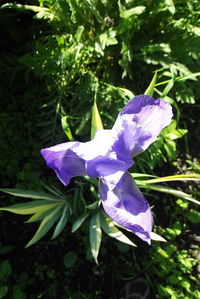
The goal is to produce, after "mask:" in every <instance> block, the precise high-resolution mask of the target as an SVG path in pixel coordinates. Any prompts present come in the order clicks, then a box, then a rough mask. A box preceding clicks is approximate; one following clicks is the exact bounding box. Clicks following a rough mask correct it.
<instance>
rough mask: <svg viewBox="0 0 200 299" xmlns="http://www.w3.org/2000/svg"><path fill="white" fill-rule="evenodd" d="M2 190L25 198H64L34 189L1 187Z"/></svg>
mask: <svg viewBox="0 0 200 299" xmlns="http://www.w3.org/2000/svg"><path fill="white" fill-rule="evenodd" d="M0 191H3V192H5V193H8V194H11V195H14V196H19V197H25V198H32V199H46V200H54V201H55V200H59V201H60V200H61V199H62V198H59V197H56V196H54V195H52V194H48V193H45V192H37V191H32V190H21V189H11V188H10V189H0Z"/></svg>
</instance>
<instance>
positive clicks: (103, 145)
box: [41, 130, 133, 185]
mask: <svg viewBox="0 0 200 299" xmlns="http://www.w3.org/2000/svg"><path fill="white" fill-rule="evenodd" d="M118 140H120V138H118V136H117V135H116V133H115V132H114V131H112V130H100V131H98V132H97V133H96V135H95V138H94V139H93V140H91V141H89V142H85V143H81V142H67V143H63V144H59V145H56V146H52V147H49V148H46V149H42V150H41V154H42V155H43V157H44V159H45V160H46V162H47V165H48V166H49V167H50V168H52V169H53V170H54V171H55V172H56V175H57V176H58V178H59V179H60V181H61V182H62V183H63V184H64V185H67V184H69V181H70V179H71V178H72V177H74V176H82V175H86V174H87V175H89V176H90V177H98V176H101V177H102V176H109V175H112V174H114V173H116V172H118V171H126V170H127V169H128V168H129V167H130V166H131V165H132V164H133V161H132V159H131V157H130V158H129V159H128V158H126V159H120V158H119V155H118V152H116V150H117V148H116V149H115V146H114V145H115V143H116V142H118ZM115 183H117V181H115Z"/></svg>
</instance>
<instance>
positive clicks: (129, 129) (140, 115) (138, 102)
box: [112, 95, 173, 156]
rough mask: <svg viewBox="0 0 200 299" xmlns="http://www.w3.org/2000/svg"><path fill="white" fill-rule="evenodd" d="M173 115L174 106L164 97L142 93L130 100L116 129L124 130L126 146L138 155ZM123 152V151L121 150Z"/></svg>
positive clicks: (121, 114) (117, 122)
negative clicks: (157, 97)
mask: <svg viewBox="0 0 200 299" xmlns="http://www.w3.org/2000/svg"><path fill="white" fill-rule="evenodd" d="M172 116H173V113H172V107H171V105H170V104H168V103H167V102H165V101H164V100H162V99H158V100H154V99H153V98H151V97H150V96H147V95H140V96H136V97H134V98H133V99H132V100H130V101H129V102H128V103H127V105H126V106H125V107H124V109H123V110H122V111H121V112H120V114H119V115H118V118H117V120H116V122H115V124H114V126H113V129H112V130H114V131H116V132H118V134H119V132H124V133H123V134H124V136H123V140H124V144H125V148H126V149H127V148H129V149H130V155H132V156H136V155H138V154H139V153H141V152H143V151H145V150H146V149H147V148H148V147H149V145H150V144H151V143H153V142H154V141H155V140H156V138H157V136H158V135H159V134H160V132H161V131H162V129H164V128H165V127H166V126H168V125H169V124H170V122H171V118H172ZM121 153H122V151H121Z"/></svg>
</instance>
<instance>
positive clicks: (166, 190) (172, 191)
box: [137, 181, 200, 205]
mask: <svg viewBox="0 0 200 299" xmlns="http://www.w3.org/2000/svg"><path fill="white" fill-rule="evenodd" d="M137 185H138V186H139V187H140V188H146V189H151V190H155V191H158V192H163V193H167V194H172V195H174V196H176V197H181V198H184V199H186V200H188V201H191V202H193V203H196V204H198V205H200V202H199V201H198V200H196V199H194V198H193V197H192V196H191V195H189V194H187V193H185V192H182V191H179V190H176V189H173V188H169V187H166V186H161V185H156V186H154V185H153V184H144V182H143V183H142V184H141V185H140V183H139V182H138V181H137Z"/></svg>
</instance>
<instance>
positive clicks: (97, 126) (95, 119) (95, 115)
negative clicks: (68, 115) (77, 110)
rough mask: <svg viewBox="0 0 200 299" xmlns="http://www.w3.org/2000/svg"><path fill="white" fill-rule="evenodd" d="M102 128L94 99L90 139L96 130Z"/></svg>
mask: <svg viewBox="0 0 200 299" xmlns="http://www.w3.org/2000/svg"><path fill="white" fill-rule="evenodd" d="M102 129H103V124H102V121H101V117H100V114H99V111H98V108H97V104H96V101H94V105H93V108H92V125H91V139H93V138H94V135H95V133H96V130H102Z"/></svg>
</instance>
